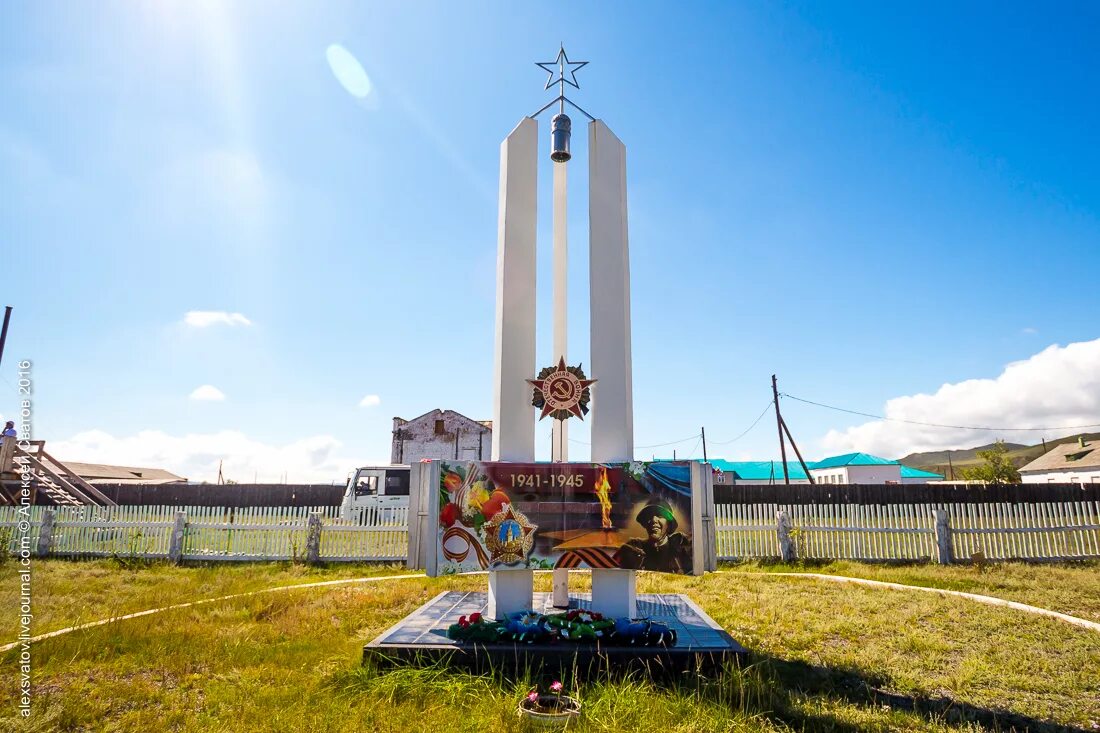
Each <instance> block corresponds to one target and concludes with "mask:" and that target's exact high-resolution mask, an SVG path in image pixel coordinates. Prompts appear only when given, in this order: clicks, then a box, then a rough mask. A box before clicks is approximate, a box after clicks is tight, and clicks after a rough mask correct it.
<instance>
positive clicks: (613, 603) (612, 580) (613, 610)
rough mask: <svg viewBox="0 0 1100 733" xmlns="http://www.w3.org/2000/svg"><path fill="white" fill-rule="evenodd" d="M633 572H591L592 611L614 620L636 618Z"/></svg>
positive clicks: (636, 607)
mask: <svg viewBox="0 0 1100 733" xmlns="http://www.w3.org/2000/svg"><path fill="white" fill-rule="evenodd" d="M634 580H635V578H634V571H633V570H593V571H592V610H593V611H597V612H599V613H602V614H603V615H604V616H612V617H614V618H636V617H637V616H638V602H637V597H636V592H635V586H634Z"/></svg>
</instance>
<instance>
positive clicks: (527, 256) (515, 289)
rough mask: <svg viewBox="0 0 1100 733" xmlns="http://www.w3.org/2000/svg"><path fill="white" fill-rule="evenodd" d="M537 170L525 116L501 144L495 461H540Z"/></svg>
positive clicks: (534, 131)
mask: <svg viewBox="0 0 1100 733" xmlns="http://www.w3.org/2000/svg"><path fill="white" fill-rule="evenodd" d="M537 171H538V123H537V122H535V120H533V119H531V118H529V117H525V118H524V119H523V121H521V122H520V123H519V124H518V125H516V129H514V130H512V132H511V133H510V134H509V135H508V137H507V138H505V139H504V142H502V143H501V144H500V213H499V218H498V222H497V301H496V339H495V352H496V353H495V359H494V364H495V374H494V378H493V447H492V451H491V456H492V460H494V461H533V460H535V414H534V408H533V407H532V406H531V386H530V385H529V384H527V381H526V380H528V379H532V378H533V377H534V376H535V231H536V210H537V194H538V176H537ZM490 575H493V574H492V573H491V574H490Z"/></svg>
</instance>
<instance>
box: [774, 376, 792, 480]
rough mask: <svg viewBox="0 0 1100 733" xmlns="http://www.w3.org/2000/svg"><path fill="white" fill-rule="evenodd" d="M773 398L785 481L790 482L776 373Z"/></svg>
mask: <svg viewBox="0 0 1100 733" xmlns="http://www.w3.org/2000/svg"><path fill="white" fill-rule="evenodd" d="M772 399H773V400H775V427H776V429H777V430H779V456H780V458H781V459H782V460H783V483H785V484H790V483H791V477H790V476H789V475H788V474H787V446H786V445H785V444H784V443H783V416H782V415H781V414H780V413H779V387H778V386H776V381H775V375H774V374H773V375H772Z"/></svg>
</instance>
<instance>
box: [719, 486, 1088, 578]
mask: <svg viewBox="0 0 1100 733" xmlns="http://www.w3.org/2000/svg"><path fill="white" fill-rule="evenodd" d="M715 524H716V533H715V534H716V537H717V540H716V542H717V551H718V557H719V559H723V560H744V559H759V558H780V559H783V560H793V559H796V558H802V559H807V560H863V561H871V562H881V561H886V560H917V561H920V560H925V561H927V560H934V561H937V562H944V563H950V562H955V561H956V560H959V561H968V560H970V559H971V558H973V557H975V556H976V555H978V554H979V553H980V556H981V557H982V558H984V559H985V560H1085V559H1100V501H1078V502H1058V503H1055V502H1050V503H1031V504H1010V503H1003V504H938V505H935V504H932V505H930V504H788V505H782V504H718V505H716V506H715Z"/></svg>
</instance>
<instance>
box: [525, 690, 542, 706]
mask: <svg viewBox="0 0 1100 733" xmlns="http://www.w3.org/2000/svg"><path fill="white" fill-rule="evenodd" d="M527 699H528V701H530V702H533V703H538V701H539V691H538V690H531V691H530V692H528V693H527Z"/></svg>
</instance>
